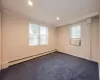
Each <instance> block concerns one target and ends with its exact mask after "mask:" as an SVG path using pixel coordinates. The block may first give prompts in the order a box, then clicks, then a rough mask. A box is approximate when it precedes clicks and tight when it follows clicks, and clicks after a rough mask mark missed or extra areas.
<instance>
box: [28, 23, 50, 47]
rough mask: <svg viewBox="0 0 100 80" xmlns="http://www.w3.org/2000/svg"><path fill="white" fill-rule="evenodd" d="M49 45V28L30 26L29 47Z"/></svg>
mask: <svg viewBox="0 0 100 80" xmlns="http://www.w3.org/2000/svg"><path fill="white" fill-rule="evenodd" d="M46 44H48V28H47V27H42V26H40V25H37V24H29V46H34V45H46Z"/></svg>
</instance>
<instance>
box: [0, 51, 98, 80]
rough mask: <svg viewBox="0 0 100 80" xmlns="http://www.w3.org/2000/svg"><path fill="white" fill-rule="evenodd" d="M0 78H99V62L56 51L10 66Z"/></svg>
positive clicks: (36, 79) (91, 79)
mask: <svg viewBox="0 0 100 80" xmlns="http://www.w3.org/2000/svg"><path fill="white" fill-rule="evenodd" d="M0 80H99V72H98V64H97V63H95V62H91V61H88V60H85V59H81V58H78V57H74V56H70V55H66V54H62V53H59V52H55V53H52V54H49V55H46V56H43V57H40V58H37V59H33V60H30V61H27V62H24V63H21V64H17V65H14V66H11V67H9V68H8V69H5V70H3V71H1V72H0Z"/></svg>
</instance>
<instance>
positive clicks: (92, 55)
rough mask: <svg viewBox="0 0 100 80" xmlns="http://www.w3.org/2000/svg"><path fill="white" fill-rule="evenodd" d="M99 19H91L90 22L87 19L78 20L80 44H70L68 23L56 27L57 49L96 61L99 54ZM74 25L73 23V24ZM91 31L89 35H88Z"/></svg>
mask: <svg viewBox="0 0 100 80" xmlns="http://www.w3.org/2000/svg"><path fill="white" fill-rule="evenodd" d="M98 22H99V20H98V18H96V19H92V23H91V24H90V23H87V20H85V21H83V22H80V23H78V24H80V25H81V28H82V29H81V30H82V31H81V46H73V45H71V44H70V25H66V26H62V27H60V28H58V40H59V41H58V50H59V51H61V52H64V53H67V54H70V55H74V56H78V57H82V58H85V59H89V60H93V61H98V56H99V49H98V47H99V46H98V44H99V31H98V28H99V25H98V24H99V23H98ZM73 25H75V24H73ZM90 33H91V35H90Z"/></svg>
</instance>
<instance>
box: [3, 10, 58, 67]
mask: <svg viewBox="0 0 100 80" xmlns="http://www.w3.org/2000/svg"><path fill="white" fill-rule="evenodd" d="M29 22H30V20H29V19H27V18H24V17H22V16H20V15H17V14H15V13H13V12H10V11H8V10H4V11H3V13H2V43H3V45H2V64H3V65H4V64H6V63H8V62H10V61H13V60H17V59H20V58H24V57H28V56H32V55H37V54H40V53H43V52H47V51H51V50H54V49H56V39H57V38H56V28H54V27H49V44H48V45H44V46H31V47H29ZM31 22H32V21H31ZM33 22H34V21H33Z"/></svg>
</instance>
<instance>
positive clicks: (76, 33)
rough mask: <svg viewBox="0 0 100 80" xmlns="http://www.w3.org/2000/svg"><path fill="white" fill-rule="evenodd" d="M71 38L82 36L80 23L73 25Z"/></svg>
mask: <svg viewBox="0 0 100 80" xmlns="http://www.w3.org/2000/svg"><path fill="white" fill-rule="evenodd" d="M71 38H72V39H80V38H81V27H80V25H76V26H72V27H71Z"/></svg>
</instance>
